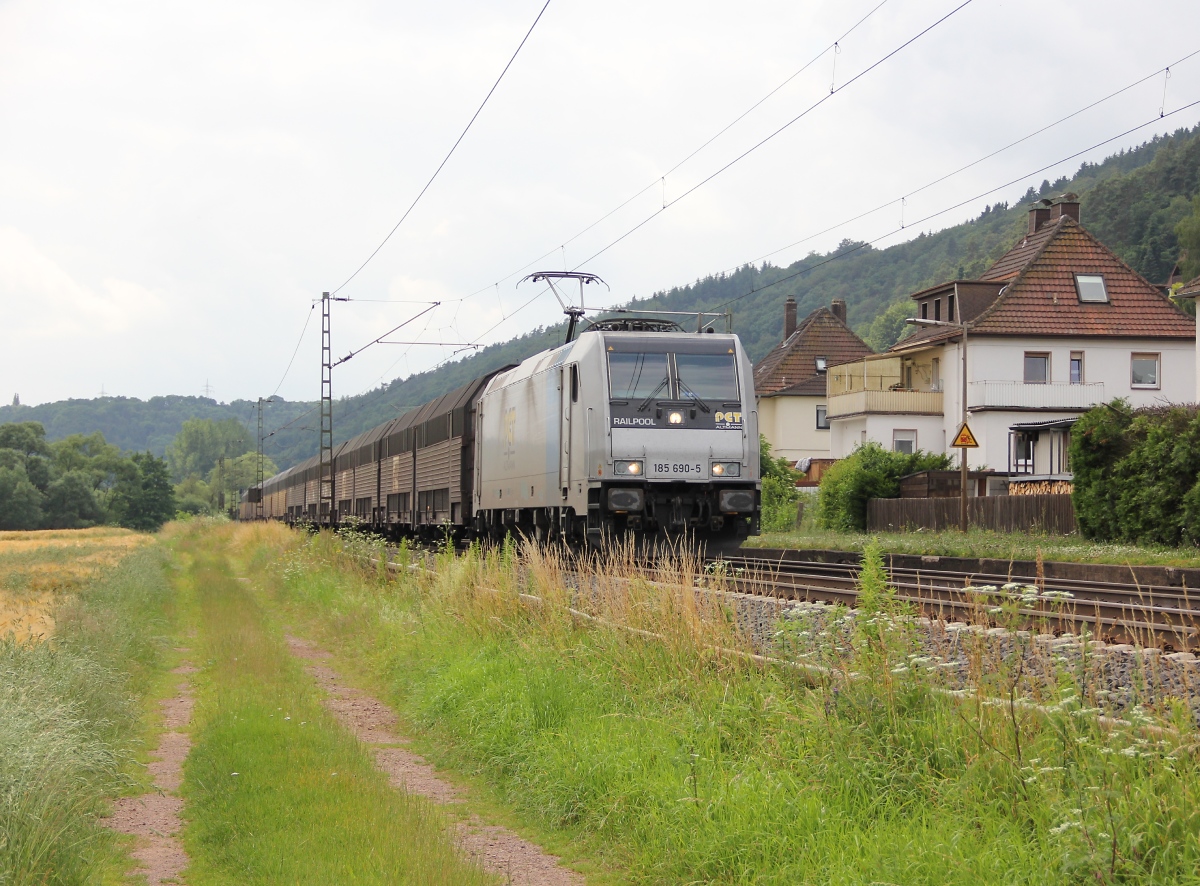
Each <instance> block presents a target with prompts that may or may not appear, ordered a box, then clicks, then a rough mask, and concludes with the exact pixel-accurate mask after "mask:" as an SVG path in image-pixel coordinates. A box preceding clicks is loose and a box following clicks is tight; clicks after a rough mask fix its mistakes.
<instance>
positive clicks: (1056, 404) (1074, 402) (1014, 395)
mask: <svg viewBox="0 0 1200 886" xmlns="http://www.w3.org/2000/svg"><path fill="white" fill-rule="evenodd" d="M1103 402H1104V383H1103V382H1094V383H1092V384H1086V385H1072V384H1065V383H1062V382H1059V383H1049V384H1026V383H1025V382H1019V381H974V382H971V383H970V384H968V385H967V407H968V408H969V409H1063V410H1076V409H1078V410H1081V411H1082V410H1084V409H1090V408H1091V407H1093V406H1095V405H1097V404H1099V403H1103Z"/></svg>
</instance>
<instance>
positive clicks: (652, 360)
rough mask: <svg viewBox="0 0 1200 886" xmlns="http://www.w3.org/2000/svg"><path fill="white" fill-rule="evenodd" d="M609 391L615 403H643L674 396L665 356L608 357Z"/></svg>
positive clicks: (627, 355) (615, 355)
mask: <svg viewBox="0 0 1200 886" xmlns="http://www.w3.org/2000/svg"><path fill="white" fill-rule="evenodd" d="M608 383H609V391H610V394H611V396H612V398H613V399H614V400H642V399H645V398H646V397H653V396H655V395H660V396H662V397H664V398H669V397H670V396H671V379H670V375H669V374H668V364H667V355H666V354H618V353H614V352H611V351H610V352H609V355H608Z"/></svg>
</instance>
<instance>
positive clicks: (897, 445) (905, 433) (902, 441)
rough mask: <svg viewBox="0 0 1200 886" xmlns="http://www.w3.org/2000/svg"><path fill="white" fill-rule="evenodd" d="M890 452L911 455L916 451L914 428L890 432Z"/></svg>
mask: <svg viewBox="0 0 1200 886" xmlns="http://www.w3.org/2000/svg"><path fill="white" fill-rule="evenodd" d="M892 451H893V452H903V453H904V454H905V455H912V454H913V453H914V452H916V451H917V432H916V429H915V428H908V429H904V430H901V429H899V428H897V429H896V430H894V431H892Z"/></svg>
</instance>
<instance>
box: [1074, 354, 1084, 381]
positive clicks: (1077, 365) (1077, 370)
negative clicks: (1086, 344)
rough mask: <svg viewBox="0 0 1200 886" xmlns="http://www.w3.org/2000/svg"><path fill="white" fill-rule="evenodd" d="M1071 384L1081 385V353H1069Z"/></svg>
mask: <svg viewBox="0 0 1200 886" xmlns="http://www.w3.org/2000/svg"><path fill="white" fill-rule="evenodd" d="M1071 384H1073V385H1081V384H1083V351H1072V352H1071Z"/></svg>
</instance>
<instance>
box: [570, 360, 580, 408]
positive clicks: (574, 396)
mask: <svg viewBox="0 0 1200 886" xmlns="http://www.w3.org/2000/svg"><path fill="white" fill-rule="evenodd" d="M571 402H572V403H578V402H579V364H578V363H572V364H571Z"/></svg>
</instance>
